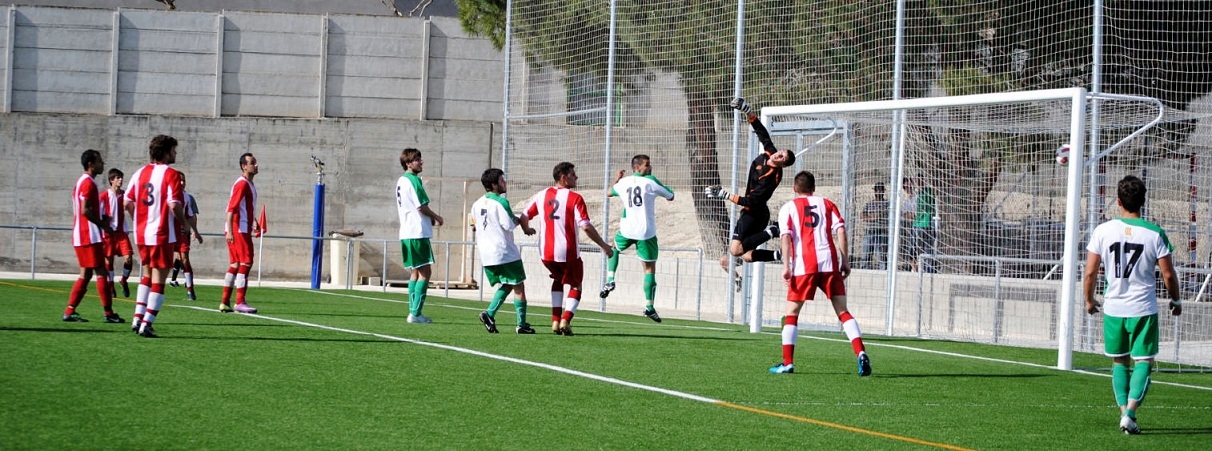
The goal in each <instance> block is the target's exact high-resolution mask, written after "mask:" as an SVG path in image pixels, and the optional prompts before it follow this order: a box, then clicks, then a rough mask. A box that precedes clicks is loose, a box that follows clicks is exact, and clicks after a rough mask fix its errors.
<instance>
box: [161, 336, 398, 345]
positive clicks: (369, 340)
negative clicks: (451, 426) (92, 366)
mask: <svg viewBox="0 0 1212 451" xmlns="http://www.w3.org/2000/svg"><path fill="white" fill-rule="evenodd" d="M164 339H170V340H206V341H214V340H228V341H295V342H304V343H307V342H316V343H383V344H399V343H400V342H398V341H395V340H384V339H379V338H374V337H366V338H313V337H215V336H210V335H208V336H194V335H167V334H166V335H160V337H159V338H157V340H164Z"/></svg>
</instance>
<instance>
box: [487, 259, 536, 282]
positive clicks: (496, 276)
mask: <svg viewBox="0 0 1212 451" xmlns="http://www.w3.org/2000/svg"><path fill="white" fill-rule="evenodd" d="M484 278H485V280H486V281H487V282H488V285H489V286H493V285H496V284H498V283H503V284H506V285H518V284H520V283H522V282H525V281H526V266H525V265H523V264H522V261H521V260H514V261H511V262H509V263H501V264H499V265H492V266H485V267H484Z"/></svg>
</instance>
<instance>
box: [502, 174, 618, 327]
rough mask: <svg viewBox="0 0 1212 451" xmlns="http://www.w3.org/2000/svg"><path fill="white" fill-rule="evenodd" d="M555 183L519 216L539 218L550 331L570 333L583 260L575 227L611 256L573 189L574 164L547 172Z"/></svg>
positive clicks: (582, 270) (574, 183) (587, 211)
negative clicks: (548, 291) (548, 285)
mask: <svg viewBox="0 0 1212 451" xmlns="http://www.w3.org/2000/svg"><path fill="white" fill-rule="evenodd" d="M551 176H552V178H554V179H555V182H556V183H555V186H552V187H549V188H547V189H544V190H542V191H539V192H538V193H537V194H535V195H534V197H532V198H531V199H530V205H529V207H528V208H526V212H525V213H524V215H523V216H525V217H526V219H534V218H536V217H537V218H539V255H540V257H539V258H540V259H541V260H542V261H543V266H546V267H547V270H548V271H550V272H551V279H552V281H551V330H552V332H555V333H556V334H559V335H569V336H570V335H572V327H571V326H570V324H571V323H572V317H573V316H574V315H576V311H577V306H579V305H580V303H581V280H582V279H583V277H584V272H585V263H584V262H583V261H582V260H581V254H580V250H578V249H577V236H578V233H577V229H578V228H579V229H581V230H584V231H585V235H587V236H589V239H590V240H593V242H594V243H595V244H597V245H598V247H600V248H602V252H603V253H605V254H606V257H607V258H609V257H611V256H613V255H614V252H613V251H611V250H610V245H609V244H606V242H605V241H603V240H602V236H601V235H599V234H598V229H596V228H594V226H593V223H592V222H590V220H589V209H588V208H586V207H585V199H584V198H582V197H581V195H580V194H578V193H577V192H575V191H573V190H572V189H573V188H576V187H577V171H576V166H574V165H573V164H572V163H569V162H567V161H565V162H561V163H559V164H556V165H555V168H553V169H552V171H551ZM564 285H568V286H569V289H568V307H567V308H564Z"/></svg>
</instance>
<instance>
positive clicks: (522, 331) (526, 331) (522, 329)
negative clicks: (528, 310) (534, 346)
mask: <svg viewBox="0 0 1212 451" xmlns="http://www.w3.org/2000/svg"><path fill="white" fill-rule="evenodd" d="M517 332H518V335H534V328H533V327H530V323H526V324H523V325H521V326H518V328H517Z"/></svg>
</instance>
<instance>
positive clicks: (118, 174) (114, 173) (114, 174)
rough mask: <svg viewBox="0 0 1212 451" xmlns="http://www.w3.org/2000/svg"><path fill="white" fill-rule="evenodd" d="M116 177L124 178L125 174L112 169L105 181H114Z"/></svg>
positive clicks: (119, 170)
mask: <svg viewBox="0 0 1212 451" xmlns="http://www.w3.org/2000/svg"><path fill="white" fill-rule="evenodd" d="M118 177H126V174H123V173H122V170H121V169H118V168H113V169H110V170H109V176H108V178H106V180H111V181H112V180H113V179H116V178H118Z"/></svg>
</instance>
